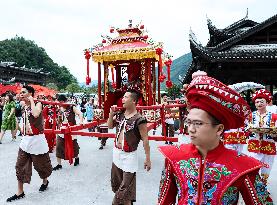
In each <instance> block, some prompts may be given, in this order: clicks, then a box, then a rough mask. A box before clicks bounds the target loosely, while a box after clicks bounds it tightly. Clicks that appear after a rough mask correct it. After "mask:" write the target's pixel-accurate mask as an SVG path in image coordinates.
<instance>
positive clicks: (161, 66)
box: [156, 48, 165, 82]
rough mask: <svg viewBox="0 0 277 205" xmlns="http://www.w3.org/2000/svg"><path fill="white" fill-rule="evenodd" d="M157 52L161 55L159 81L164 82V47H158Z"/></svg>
mask: <svg viewBox="0 0 277 205" xmlns="http://www.w3.org/2000/svg"><path fill="white" fill-rule="evenodd" d="M156 53H157V54H158V55H159V68H160V76H159V81H160V82H164V79H165V75H164V74H163V62H162V53H163V49H162V48H156Z"/></svg>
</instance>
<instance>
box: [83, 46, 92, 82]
mask: <svg viewBox="0 0 277 205" xmlns="http://www.w3.org/2000/svg"><path fill="white" fill-rule="evenodd" d="M84 55H85V59H86V60H87V77H86V84H87V85H89V84H90V82H91V79H90V77H89V59H90V57H91V55H90V53H89V51H88V50H86V51H85V53H84Z"/></svg>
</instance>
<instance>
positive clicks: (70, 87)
mask: <svg viewBox="0 0 277 205" xmlns="http://www.w3.org/2000/svg"><path fill="white" fill-rule="evenodd" d="M65 90H66V91H67V92H69V93H77V92H80V90H81V88H80V86H79V85H78V83H71V84H69V85H68V86H66V88H65Z"/></svg>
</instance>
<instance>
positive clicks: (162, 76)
mask: <svg viewBox="0 0 277 205" xmlns="http://www.w3.org/2000/svg"><path fill="white" fill-rule="evenodd" d="M165 78H166V77H165V75H164V74H161V75H160V76H159V81H160V82H161V83H162V82H164V80H165Z"/></svg>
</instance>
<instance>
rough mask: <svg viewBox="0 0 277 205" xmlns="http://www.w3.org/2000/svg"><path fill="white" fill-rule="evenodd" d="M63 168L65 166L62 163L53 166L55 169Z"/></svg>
mask: <svg viewBox="0 0 277 205" xmlns="http://www.w3.org/2000/svg"><path fill="white" fill-rule="evenodd" d="M62 168H63V166H62V165H60V164H58V165H57V166H55V167H54V168H53V171H56V170H59V169H62Z"/></svg>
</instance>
